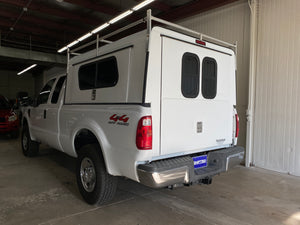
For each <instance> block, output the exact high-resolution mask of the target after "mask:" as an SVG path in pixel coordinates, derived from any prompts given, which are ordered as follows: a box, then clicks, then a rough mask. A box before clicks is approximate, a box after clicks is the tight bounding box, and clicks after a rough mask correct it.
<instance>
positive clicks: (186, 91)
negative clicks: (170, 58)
mask: <svg viewBox="0 0 300 225" xmlns="http://www.w3.org/2000/svg"><path fill="white" fill-rule="evenodd" d="M199 77H200V63H199V58H198V56H197V55H195V54H193V53H189V52H186V53H184V54H183V56H182V68H181V93H182V95H183V96H184V97H186V98H196V97H197V96H198V94H199Z"/></svg>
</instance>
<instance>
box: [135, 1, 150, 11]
mask: <svg viewBox="0 0 300 225" xmlns="http://www.w3.org/2000/svg"><path fill="white" fill-rule="evenodd" d="M153 1H154V0H146V1H143V2H142V3H140V4H138V5H137V6H135V7H134V8H132V10H133V11H137V10H139V9H141V8H143V7H145V6H146V5H148V4H150V3H151V2H153Z"/></svg>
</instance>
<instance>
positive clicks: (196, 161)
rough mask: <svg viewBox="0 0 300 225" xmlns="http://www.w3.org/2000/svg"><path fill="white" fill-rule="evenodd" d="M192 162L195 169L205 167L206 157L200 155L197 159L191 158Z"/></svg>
mask: <svg viewBox="0 0 300 225" xmlns="http://www.w3.org/2000/svg"><path fill="white" fill-rule="evenodd" d="M193 160H194V168H195V169H199V168H203V167H207V155H200V156H197V157H193Z"/></svg>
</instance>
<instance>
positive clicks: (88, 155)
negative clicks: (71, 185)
mask: <svg viewBox="0 0 300 225" xmlns="http://www.w3.org/2000/svg"><path fill="white" fill-rule="evenodd" d="M76 176H77V184H78V188H79V191H80V193H81V195H82V197H83V198H84V200H85V201H86V202H87V203H89V204H91V205H93V204H104V203H106V202H108V201H110V200H111V199H112V198H113V197H114V195H115V192H116V188H117V177H115V176H112V175H109V174H108V173H107V171H106V168H105V164H104V160H103V157H102V155H101V150H100V148H99V146H98V145H96V144H88V145H85V146H83V147H82V148H81V149H80V151H79V156H78V161H77V168H76Z"/></svg>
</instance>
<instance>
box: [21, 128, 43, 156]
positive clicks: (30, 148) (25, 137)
mask: <svg viewBox="0 0 300 225" xmlns="http://www.w3.org/2000/svg"><path fill="white" fill-rule="evenodd" d="M21 145H22V150H23V154H24V155H25V156H28V157H33V156H36V155H38V153H39V143H38V142H36V141H33V140H31V137H30V133H29V129H28V126H27V125H24V127H23V129H22V138H21Z"/></svg>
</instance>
